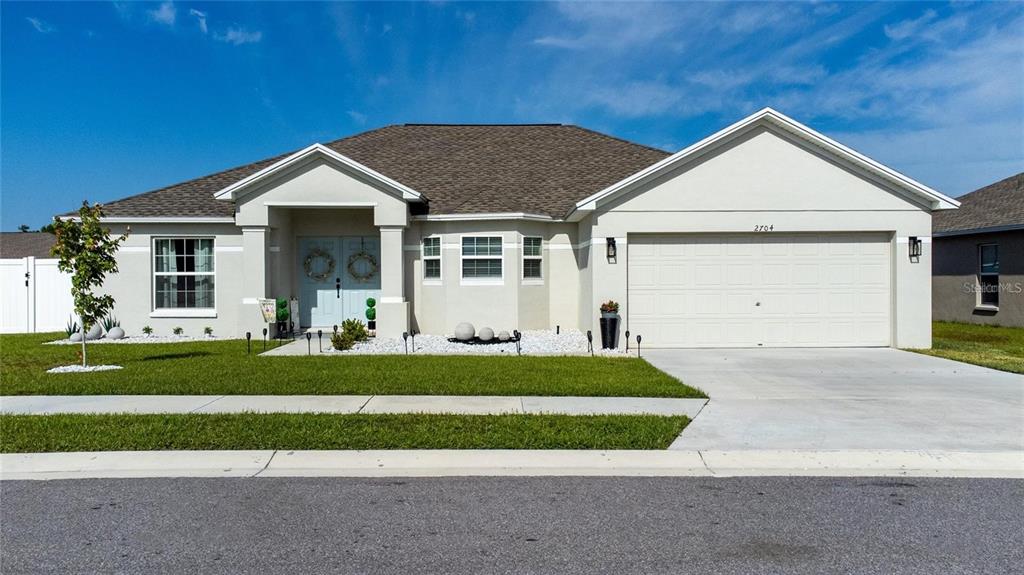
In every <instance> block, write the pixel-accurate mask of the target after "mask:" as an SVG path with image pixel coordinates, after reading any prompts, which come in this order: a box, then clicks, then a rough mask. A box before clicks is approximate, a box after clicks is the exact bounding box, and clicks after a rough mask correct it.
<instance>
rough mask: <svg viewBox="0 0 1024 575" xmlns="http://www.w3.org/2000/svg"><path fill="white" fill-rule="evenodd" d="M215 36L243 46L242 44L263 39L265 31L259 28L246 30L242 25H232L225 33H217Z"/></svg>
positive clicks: (253, 42)
mask: <svg viewBox="0 0 1024 575" xmlns="http://www.w3.org/2000/svg"><path fill="white" fill-rule="evenodd" d="M213 37H214V38H215V39H217V40H219V41H221V42H226V43H228V44H233V45H235V46H241V45H242V44H255V43H256V42H259V41H260V40H262V39H263V32H260V31H259V30H246V29H245V28H242V27H241V26H231V27H230V28H228V29H227V30H225V31H224V32H223V33H215V34H214V35H213Z"/></svg>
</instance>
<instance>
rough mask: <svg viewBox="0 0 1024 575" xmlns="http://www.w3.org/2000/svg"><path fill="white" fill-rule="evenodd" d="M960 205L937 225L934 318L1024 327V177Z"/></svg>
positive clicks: (971, 196)
mask: <svg viewBox="0 0 1024 575" xmlns="http://www.w3.org/2000/svg"><path fill="white" fill-rule="evenodd" d="M959 200H960V202H962V205H961V207H960V209H959V210H956V211H954V212H940V213H936V214H935V218H934V221H933V223H932V228H933V230H934V236H935V239H934V242H935V247H934V250H935V259H934V261H933V262H932V274H933V277H932V314H933V316H934V318H935V319H937V320H945V321H962V322H970V323H987V324H998V325H1011V326H1024V294H1022V293H1021V292H1022V291H1024V173H1020V174H1017V175H1016V176H1010V177H1009V178H1006V179H1005V180H1002V181H999V182H996V183H994V184H992V185H990V186H985V187H984V188H981V189H980V190H975V191H973V192H971V193H969V194H967V195H965V196H961V197H960V198H959Z"/></svg>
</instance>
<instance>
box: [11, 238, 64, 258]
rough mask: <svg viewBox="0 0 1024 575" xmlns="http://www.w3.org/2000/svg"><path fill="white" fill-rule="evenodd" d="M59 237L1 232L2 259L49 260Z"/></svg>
mask: <svg viewBox="0 0 1024 575" xmlns="http://www.w3.org/2000/svg"><path fill="white" fill-rule="evenodd" d="M56 241H57V236H55V235H53V234H48V233H45V232H0V258H5V259H7V258H26V257H29V256H34V257H37V258H49V257H52V256H51V255H50V248H52V247H53V244H54V242H56Z"/></svg>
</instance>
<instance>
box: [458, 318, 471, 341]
mask: <svg viewBox="0 0 1024 575" xmlns="http://www.w3.org/2000/svg"><path fill="white" fill-rule="evenodd" d="M474 335H476V328H475V327H473V324H471V323H469V322H466V321H464V322H462V323H460V324H459V325H457V326H455V339H457V340H459V341H469V340H471V339H473V336H474Z"/></svg>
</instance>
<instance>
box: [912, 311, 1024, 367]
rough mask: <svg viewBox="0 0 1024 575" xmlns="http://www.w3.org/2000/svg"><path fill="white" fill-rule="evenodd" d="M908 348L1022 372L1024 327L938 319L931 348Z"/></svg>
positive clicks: (933, 327) (933, 325) (965, 361)
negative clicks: (952, 321)
mask: <svg viewBox="0 0 1024 575" xmlns="http://www.w3.org/2000/svg"><path fill="white" fill-rule="evenodd" d="M911 351H916V352H918V353H923V354H927V355H934V356H938V357H944V358H947V359H953V360H956V361H962V362H964V363H973V364H975V365H981V366H984V367H991V368H993V369H1000V370H1002V371H1009V372H1013V373H1024V328H1019V327H997V326H989V325H974V324H966V323H951V322H943V321H937V322H935V323H934V324H932V348H931V349H915V350H911Z"/></svg>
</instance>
